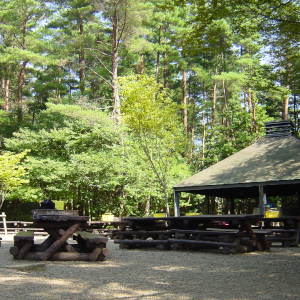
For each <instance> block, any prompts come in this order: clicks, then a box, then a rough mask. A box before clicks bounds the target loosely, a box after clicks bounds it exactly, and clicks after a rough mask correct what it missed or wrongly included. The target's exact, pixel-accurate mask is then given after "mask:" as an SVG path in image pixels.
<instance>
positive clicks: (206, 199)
mask: <svg viewBox="0 0 300 300" xmlns="http://www.w3.org/2000/svg"><path fill="white" fill-rule="evenodd" d="M205 203H206V206H207V207H206V209H207V210H206V212H207V214H208V215H209V196H208V195H205Z"/></svg>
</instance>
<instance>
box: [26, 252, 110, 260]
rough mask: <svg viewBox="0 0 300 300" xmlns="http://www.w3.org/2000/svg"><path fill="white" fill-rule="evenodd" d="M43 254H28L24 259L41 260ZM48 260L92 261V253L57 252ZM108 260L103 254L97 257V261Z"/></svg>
mask: <svg viewBox="0 0 300 300" xmlns="http://www.w3.org/2000/svg"><path fill="white" fill-rule="evenodd" d="M42 255H43V252H27V254H26V255H25V256H24V257H23V259H24V260H41V256H42ZM48 260H50V261H91V254H90V253H74V252H57V253H54V254H53V255H52V256H51V257H50V258H49V259H48ZM104 260H106V256H105V255H104V254H103V253H102V252H101V253H100V254H99V256H98V257H97V261H104Z"/></svg>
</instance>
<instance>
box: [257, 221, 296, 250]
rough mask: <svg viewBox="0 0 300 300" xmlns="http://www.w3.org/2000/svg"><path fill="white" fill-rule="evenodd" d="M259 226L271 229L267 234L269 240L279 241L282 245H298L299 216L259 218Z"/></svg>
mask: <svg viewBox="0 0 300 300" xmlns="http://www.w3.org/2000/svg"><path fill="white" fill-rule="evenodd" d="M260 228H261V229H265V230H269V231H271V233H272V234H271V235H269V236H267V240H268V241H270V242H279V243H281V244H282V246H283V247H291V246H298V245H299V234H300V216H280V217H276V218H261V219H260Z"/></svg>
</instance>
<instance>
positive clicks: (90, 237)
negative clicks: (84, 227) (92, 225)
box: [74, 231, 108, 244]
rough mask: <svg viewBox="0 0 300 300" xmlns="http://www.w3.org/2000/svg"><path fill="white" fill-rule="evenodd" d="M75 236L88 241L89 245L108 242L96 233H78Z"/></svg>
mask: <svg viewBox="0 0 300 300" xmlns="http://www.w3.org/2000/svg"><path fill="white" fill-rule="evenodd" d="M74 235H75V236H76V235H78V236H80V237H81V238H83V239H84V240H86V241H87V242H89V243H95V244H100V243H107V242H108V238H107V237H105V236H102V235H100V234H96V233H90V232H86V231H76V232H75V233H74Z"/></svg>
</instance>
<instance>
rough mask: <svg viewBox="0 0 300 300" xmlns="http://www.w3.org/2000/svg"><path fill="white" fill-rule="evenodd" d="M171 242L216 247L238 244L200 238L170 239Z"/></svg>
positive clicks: (235, 245) (233, 246)
mask: <svg viewBox="0 0 300 300" xmlns="http://www.w3.org/2000/svg"><path fill="white" fill-rule="evenodd" d="M168 241H169V243H179V244H191V245H204V246H215V247H229V248H235V247H237V244H235V243H224V242H212V241H202V240H200V241H198V240H183V239H168Z"/></svg>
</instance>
